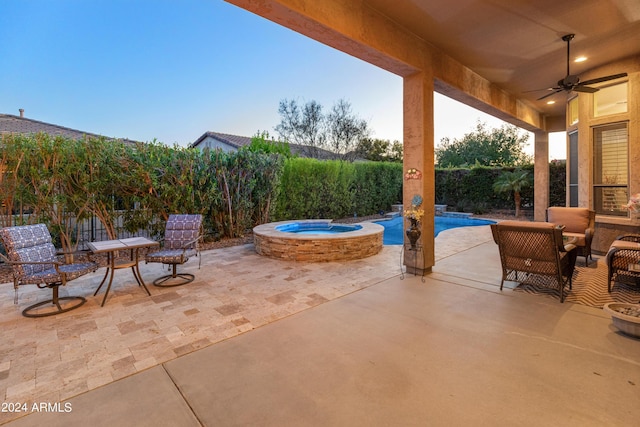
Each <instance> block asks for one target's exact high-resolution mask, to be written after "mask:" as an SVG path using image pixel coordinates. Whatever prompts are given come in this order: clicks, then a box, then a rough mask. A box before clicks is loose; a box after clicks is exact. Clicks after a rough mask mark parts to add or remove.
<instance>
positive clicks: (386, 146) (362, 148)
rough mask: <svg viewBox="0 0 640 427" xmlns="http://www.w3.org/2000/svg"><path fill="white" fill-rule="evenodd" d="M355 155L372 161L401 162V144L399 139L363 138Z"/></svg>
mask: <svg viewBox="0 0 640 427" xmlns="http://www.w3.org/2000/svg"><path fill="white" fill-rule="evenodd" d="M356 152H357V156H358V157H360V158H362V159H365V160H371V161H374V162H402V159H403V146H402V143H401V142H400V141H393V142H390V141H389V140H385V139H377V138H365V139H363V140H361V141H360V143H359V144H358V148H357V149H356Z"/></svg>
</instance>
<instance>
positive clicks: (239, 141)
mask: <svg viewBox="0 0 640 427" xmlns="http://www.w3.org/2000/svg"><path fill="white" fill-rule="evenodd" d="M207 138H213V139H215V140H217V141H218V142H221V143H222V144H226V145H228V146H229V147H230V148H231V149H234V150H237V149H238V148H240V147H244V146H245V145H249V144H251V138H249V137H246V136H239V135H230V134H228V133H219V132H205V133H203V134H202V136H201V137H200V138H198V139H196V140H195V142H194V143H192V144H191V145H190V147H191V148H198V146H199V145H200V144H201V143H202V142H203V141H205V140H206V139H207ZM289 148H290V149H291V154H293V155H296V156H300V157H310V156H309V155H308V153H309V151H310V147H307V146H304V145H300V144H289ZM316 150H317V151H316V152H317V153H318V156H316V157H317V158H319V159H322V160H328V159H335V158H336V155H335V154H334V153H332V152H330V151H328V150H324V149H322V148H318V149H316Z"/></svg>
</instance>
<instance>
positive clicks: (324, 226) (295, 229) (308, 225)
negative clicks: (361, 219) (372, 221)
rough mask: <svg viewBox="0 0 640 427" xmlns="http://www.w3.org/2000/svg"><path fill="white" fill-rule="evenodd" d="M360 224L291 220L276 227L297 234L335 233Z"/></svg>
mask: <svg viewBox="0 0 640 427" xmlns="http://www.w3.org/2000/svg"><path fill="white" fill-rule="evenodd" d="M361 228H362V226H361V225H358V224H355V225H346V224H331V222H330V221H301V222H292V223H288V224H284V225H279V226H277V227H276V230H278V231H284V232H287V233H297V234H337V233H347V232H349V231H356V230H360V229H361Z"/></svg>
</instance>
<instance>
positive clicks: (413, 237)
mask: <svg viewBox="0 0 640 427" xmlns="http://www.w3.org/2000/svg"><path fill="white" fill-rule="evenodd" d="M406 234H407V238H408V239H409V243H411V249H416V243H417V242H418V239H419V238H420V235H421V234H422V232H421V231H420V229H419V228H418V223H417V222H416V221H411V227H409V229H408V230H407V231H406Z"/></svg>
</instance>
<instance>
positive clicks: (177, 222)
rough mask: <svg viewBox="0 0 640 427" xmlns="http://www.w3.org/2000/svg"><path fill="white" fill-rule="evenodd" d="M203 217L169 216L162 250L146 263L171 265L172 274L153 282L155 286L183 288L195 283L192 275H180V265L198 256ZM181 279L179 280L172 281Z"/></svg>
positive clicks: (151, 255)
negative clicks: (177, 269)
mask: <svg viewBox="0 0 640 427" xmlns="http://www.w3.org/2000/svg"><path fill="white" fill-rule="evenodd" d="M201 227H202V215H175V214H174V215H169V219H168V220H167V226H166V230H165V235H164V239H163V240H162V241H161V244H162V248H161V249H160V250H159V251H156V252H151V253H149V254H147V256H146V258H145V259H146V262H147V263H149V262H160V263H162V264H167V265H171V267H172V272H171V274H168V275H165V276H162V277H159V278H157V279H156V280H154V281H153V284H154V285H155V286H164V287H172V286H181V285H185V284H187V283H190V282H193V279H195V276H194V275H193V274H190V273H178V272H177V271H176V267H177V266H178V264H184V263H185V262H187V261H188V260H189V257H191V256H198V255H199V252H200V251H199V250H198V241H199V240H200V239H201V238H202V233H201ZM176 278H179V280H171V279H176Z"/></svg>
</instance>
